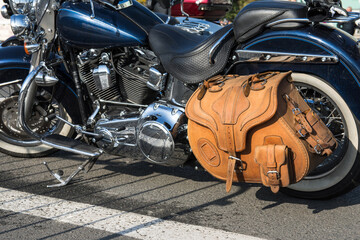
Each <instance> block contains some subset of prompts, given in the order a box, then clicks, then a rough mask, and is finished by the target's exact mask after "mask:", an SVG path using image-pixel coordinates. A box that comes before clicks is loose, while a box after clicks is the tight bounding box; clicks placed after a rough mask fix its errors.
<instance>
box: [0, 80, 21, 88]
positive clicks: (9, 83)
mask: <svg viewBox="0 0 360 240" xmlns="http://www.w3.org/2000/svg"><path fill="white" fill-rule="evenodd" d="M21 82H22V79H17V80H13V81H10V82H6V83H0V87H5V86H7V85H11V84H14V83H21Z"/></svg>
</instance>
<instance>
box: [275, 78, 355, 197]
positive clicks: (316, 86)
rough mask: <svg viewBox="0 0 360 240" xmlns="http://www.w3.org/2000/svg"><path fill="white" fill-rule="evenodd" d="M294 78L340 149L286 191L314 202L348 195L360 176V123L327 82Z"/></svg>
mask: <svg viewBox="0 0 360 240" xmlns="http://www.w3.org/2000/svg"><path fill="white" fill-rule="evenodd" d="M292 77H293V79H294V83H295V85H296V87H297V88H298V90H299V92H300V94H301V95H302V96H303V98H304V99H305V101H306V102H307V103H308V105H309V106H310V107H311V108H312V109H313V110H314V111H315V112H316V113H317V114H318V115H319V116H320V117H321V118H322V120H323V121H324V123H325V124H326V125H327V127H328V128H329V129H330V130H331V131H332V133H333V134H334V136H335V138H336V139H337V142H338V147H337V149H336V150H335V151H334V153H333V154H332V155H330V156H329V157H328V158H326V159H325V160H324V162H322V163H321V164H320V165H319V166H318V167H316V168H315V169H314V170H313V171H312V172H310V174H309V175H308V176H306V177H305V178H304V179H303V180H301V181H300V182H299V183H296V184H293V185H290V186H289V187H288V188H284V189H282V191H283V192H285V193H287V194H289V195H293V196H296V197H301V198H311V199H321V198H330V197H335V196H337V195H339V194H342V193H344V192H347V191H349V190H351V189H352V188H354V187H355V186H356V184H355V183H356V181H357V180H358V178H359V176H360V157H359V123H358V121H357V119H356V118H355V117H354V115H353V114H352V112H351V110H350V108H349V106H348V105H347V104H346V102H345V101H344V99H343V98H342V97H341V96H340V95H339V94H338V93H337V91H336V90H335V89H333V88H332V87H331V86H330V85H329V84H328V83H327V82H325V81H324V80H323V79H320V78H318V77H314V76H311V75H307V74H299V73H293V74H292Z"/></svg>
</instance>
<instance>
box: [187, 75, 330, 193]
mask: <svg viewBox="0 0 360 240" xmlns="http://www.w3.org/2000/svg"><path fill="white" fill-rule="evenodd" d="M186 115H187V117H188V119H189V123H188V137H189V142H190V146H191V149H192V151H193V153H194V154H195V157H196V158H197V160H198V161H199V162H200V163H201V165H202V166H203V167H204V168H205V169H206V170H207V171H208V172H209V173H211V174H212V175H213V176H215V177H216V178H219V179H223V180H226V190H227V191H230V188H231V185H232V182H233V181H241V182H252V183H263V184H264V185H265V186H269V187H271V190H272V191H273V192H277V191H278V190H279V188H280V187H286V186H288V185H289V184H292V183H296V182H298V181H300V180H301V179H302V178H304V177H305V176H306V175H307V174H308V173H309V172H310V171H311V170H312V169H314V168H315V167H316V166H317V165H318V164H319V163H321V162H322V161H323V160H324V159H325V157H326V156H328V155H330V154H331V153H332V150H333V149H335V148H336V146H337V143H336V140H335V138H334V136H333V135H332V133H331V132H330V131H329V129H328V128H327V127H326V126H325V124H324V123H323V122H322V121H321V119H320V118H319V116H318V115H317V114H316V113H315V112H314V111H313V110H311V108H310V107H309V106H308V105H307V103H306V102H305V101H304V100H303V98H302V97H301V96H300V94H299V92H298V91H297V89H296V88H295V86H294V84H293V83H292V79H291V72H287V73H279V72H269V73H262V74H256V75H248V76H234V75H227V76H216V77H213V78H211V79H209V80H207V81H205V82H204V83H203V84H202V85H201V86H200V88H199V89H197V90H196V91H195V92H194V94H193V95H192V96H191V98H190V100H189V101H188V103H187V106H186Z"/></svg>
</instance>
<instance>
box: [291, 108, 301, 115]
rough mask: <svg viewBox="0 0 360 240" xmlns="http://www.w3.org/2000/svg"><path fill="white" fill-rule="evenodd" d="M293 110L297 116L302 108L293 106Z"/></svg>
mask: <svg viewBox="0 0 360 240" xmlns="http://www.w3.org/2000/svg"><path fill="white" fill-rule="evenodd" d="M291 111H292V113H293V114H294V115H295V116H297V115H299V114H301V113H302V112H301V110H300V108H293V109H292V110H291Z"/></svg>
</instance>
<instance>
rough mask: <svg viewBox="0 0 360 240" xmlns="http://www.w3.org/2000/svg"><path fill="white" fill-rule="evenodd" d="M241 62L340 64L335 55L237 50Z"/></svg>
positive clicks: (238, 59)
mask: <svg viewBox="0 0 360 240" xmlns="http://www.w3.org/2000/svg"><path fill="white" fill-rule="evenodd" d="M235 52H236V54H237V59H236V60H237V61H239V62H271V63H274V62H281V63H284V62H287V63H319V64H329V63H331V64H334V63H338V62H339V58H338V57H337V56H335V55H314V54H301V53H287V52H267V51H255V50H236V51H235Z"/></svg>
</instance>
